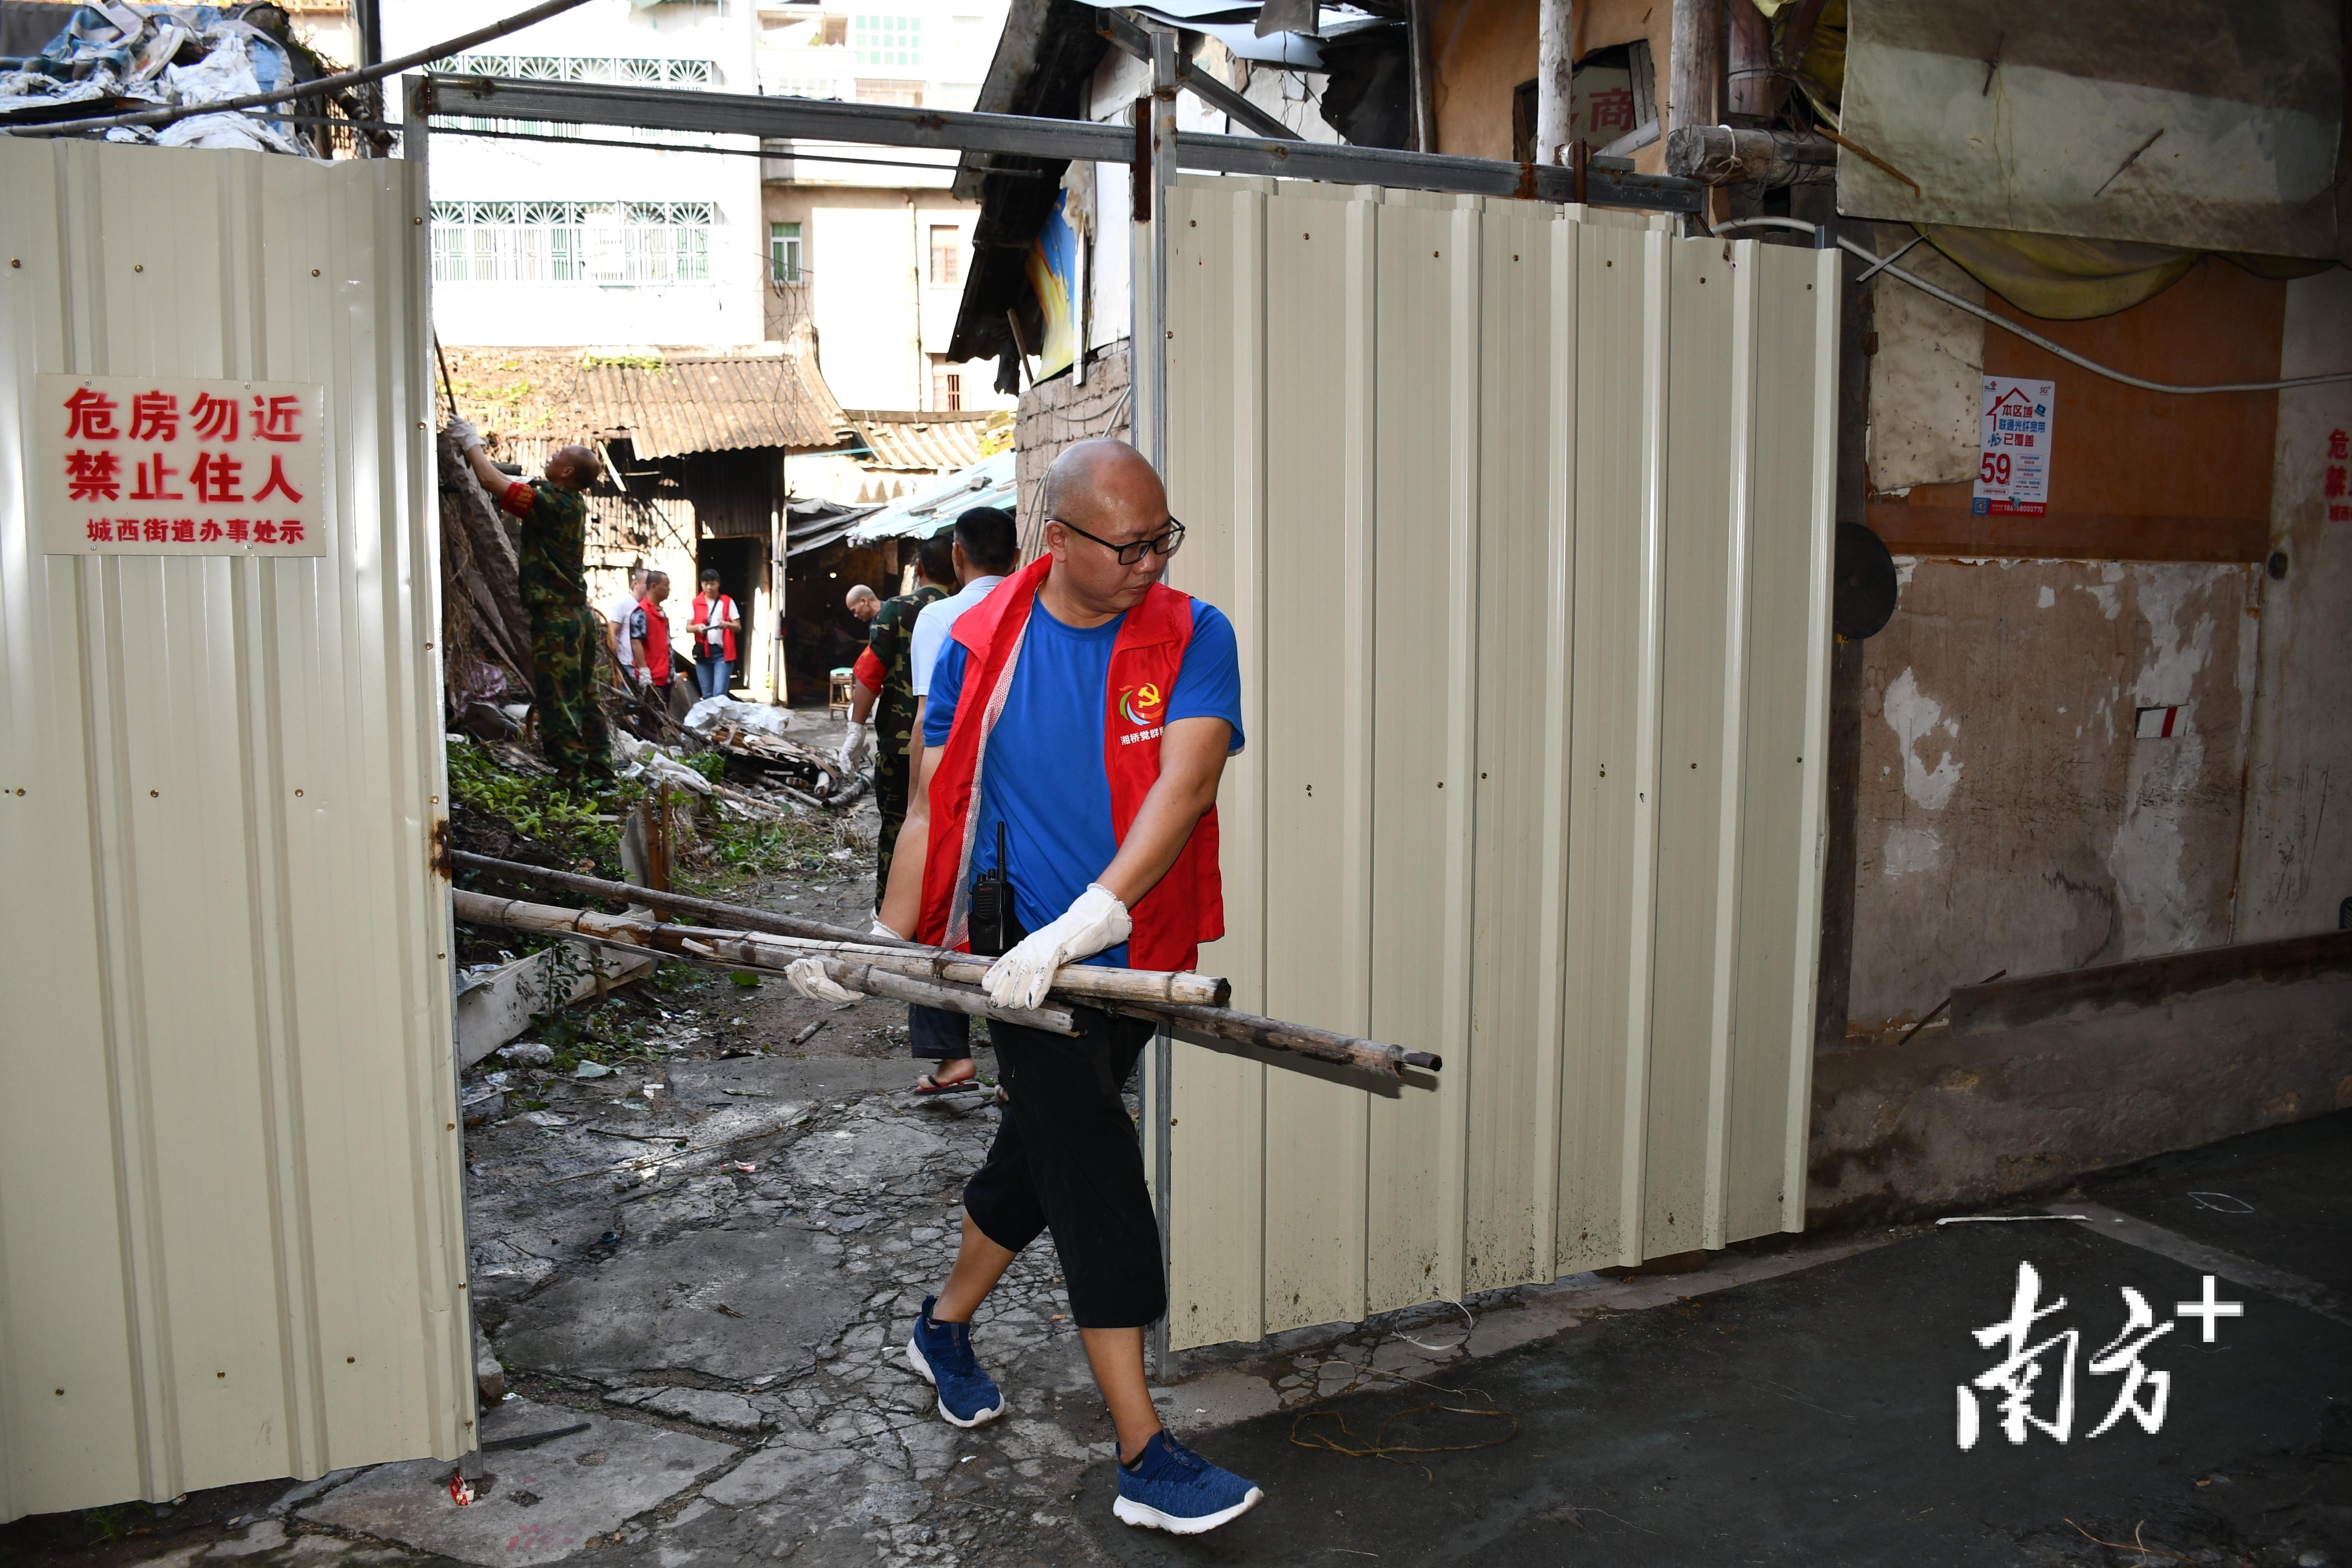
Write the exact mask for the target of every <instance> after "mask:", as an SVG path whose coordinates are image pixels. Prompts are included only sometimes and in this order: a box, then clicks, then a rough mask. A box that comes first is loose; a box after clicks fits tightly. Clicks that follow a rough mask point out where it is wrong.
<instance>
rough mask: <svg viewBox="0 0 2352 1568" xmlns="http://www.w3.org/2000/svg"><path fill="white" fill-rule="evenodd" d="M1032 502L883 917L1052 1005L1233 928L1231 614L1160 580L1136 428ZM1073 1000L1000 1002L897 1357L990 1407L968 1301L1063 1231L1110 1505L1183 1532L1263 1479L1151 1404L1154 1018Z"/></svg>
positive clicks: (945, 1409) (976, 1420)
mask: <svg viewBox="0 0 2352 1568" xmlns="http://www.w3.org/2000/svg"><path fill="white" fill-rule="evenodd" d="M1043 500H1044V508H1045V519H1046V521H1045V554H1044V555H1043V556H1041V557H1039V558H1038V559H1037V560H1036V561H1034V562H1032V563H1030V564H1029V565H1028V566H1027V567H1025V568H1024V569H1023V570H1021V571H1019V572H1017V573H1015V574H1013V575H1012V576H1010V577H1007V578H1006V579H1005V580H1004V581H1003V583H1001V584H998V585H997V586H996V588H995V589H994V590H993V591H992V592H991V593H990V595H988V597H987V598H986V599H984V600H982V602H981V603H980V604H978V605H974V606H973V607H972V608H971V609H969V610H967V611H965V612H964V614H963V615H962V616H961V617H959V618H958V619H957V620H956V622H955V624H954V626H953V628H952V629H951V630H950V633H949V638H950V640H949V641H948V643H947V645H946V647H944V648H943V649H942V650H941V652H940V656H939V660H938V662H937V663H936V664H935V665H934V666H933V667H932V669H931V673H930V680H929V692H928V694H927V699H926V706H925V710H924V715H923V757H922V769H921V773H920V775H919V778H918V781H917V785H916V788H915V790H914V791H913V792H912V798H911V799H910V800H909V803H908V817H907V823H906V826H905V827H904V828H903V829H902V830H901V833H900V836H899V840H898V852H897V854H896V856H895V858H894V863H893V865H892V867H891V875H890V886H889V889H888V891H887V895H886V897H885V899H884V901H883V905H882V910H881V917H880V923H881V925H882V927H883V928H884V929H885V930H886V931H891V932H898V931H914V932H917V933H918V934H919V936H920V938H921V940H923V941H925V942H933V943H940V944H944V945H947V946H950V947H955V948H961V949H968V950H970V951H971V952H984V953H1000V954H1002V956H1000V957H998V958H997V961H996V963H994V964H992V966H991V967H990V968H989V970H988V973H987V975H986V978H985V981H984V984H986V986H987V988H988V992H989V994H990V996H991V998H992V1000H993V1001H994V1002H995V1003H996V1004H997V1005H999V1006H1002V1007H1008V1008H1026V1007H1035V1006H1036V1005H1038V1004H1039V1003H1041V1002H1043V1001H1044V1000H1045V993H1046V990H1047V988H1048V987H1049V986H1050V985H1051V984H1052V983H1053V979H1054V975H1055V972H1056V971H1058V970H1059V969H1060V968H1061V966H1062V965H1064V964H1066V963H1108V964H1116V965H1126V966H1131V967H1135V968H1140V969H1189V968H1191V967H1192V964H1193V963H1194V962H1195V958H1196V955H1197V952H1198V949H1199V946H1200V944H1201V943H1202V942H1208V941H1213V940H1214V939H1215V938H1216V937H1218V936H1221V935H1223V932H1224V906H1223V897H1222V894H1221V891H1220V886H1219V882H1218V876H1217V819H1216V810H1215V803H1216V797H1217V781H1218V778H1219V776H1220V775H1221V774H1222V773H1223V770H1224V765H1225V758H1226V757H1227V756H1228V755H1229V754H1230V753H1232V752H1236V751H1239V750H1240V749H1241V745H1242V724H1241V671H1240V661H1239V658H1238V657H1237V654H1236V650H1235V647H1234V629H1233V626H1232V624H1231V623H1230V622H1228V621H1227V620H1226V619H1225V617H1224V616H1223V614H1221V613H1220V612H1219V611H1218V610H1217V609H1216V608H1215V607H1214V606H1213V605H1207V604H1204V603H1202V601H1200V600H1197V599H1194V598H1192V597H1190V596H1188V595H1183V594H1180V593H1178V592H1176V591H1175V590H1174V589H1172V588H1170V587H1168V586H1167V585H1166V584H1162V583H1161V582H1160V575H1161V574H1162V573H1164V572H1165V571H1166V570H1167V566H1168V557H1169V556H1170V555H1171V554H1173V553H1174V552H1175V551H1176V548H1177V547H1178V545H1180V544H1181V543H1182V542H1183V538H1184V526H1183V524H1181V523H1180V522H1178V521H1176V520H1175V519H1173V518H1171V517H1170V516H1169V515H1168V501H1167V497H1166V494H1165V492H1164V491H1163V490H1162V489H1161V488H1160V478H1159V476H1158V475H1157V474H1155V473H1154V472H1153V471H1152V469H1151V466H1150V464H1149V463H1147V462H1146V461H1145V460H1144V459H1143V458H1142V457H1141V456H1140V455H1139V454H1138V453H1137V452H1136V450H1135V449H1134V448H1133V447H1129V446H1128V445H1126V444H1125V443H1124V442H1118V441H1107V440H1095V441H1084V442H1080V443H1078V444H1077V445H1076V446H1074V447H1070V448H1069V449H1068V450H1066V451H1065V452H1064V453H1063V454H1062V455H1061V457H1060V458H1058V459H1057V460H1056V461H1055V464H1054V466H1053V468H1052V470H1051V471H1050V472H1049V473H1048V474H1047V475H1046V476H1045V494H1044V497H1043ZM1016 656H1017V657H1016ZM1000 845H1002V846H1003V849H1002V857H1001V858H1000V850H999V846H1000ZM975 889H977V902H978V904H979V906H980V907H979V908H978V909H977V910H976V909H975V901H976V900H975ZM998 910H1003V911H1004V915H1003V920H1002V922H1001V926H1000V920H999V916H998V914H997V911H998ZM1074 1011H1075V1012H1076V1017H1077V1019H1078V1021H1079V1026H1080V1028H1081V1030H1082V1031H1083V1032H1082V1034H1081V1035H1080V1036H1079V1037H1076V1038H1070V1037H1065V1036H1060V1035H1055V1034H1048V1033H1046V1032H1045V1031H1043V1030H1039V1029H1031V1028H1026V1027H1024V1026H1020V1025H1017V1024H1012V1023H1007V1022H1006V1021H1004V1020H1003V1019H1002V1018H995V1019H992V1020H990V1023H989V1026H988V1032H989V1038H990V1041H991V1043H992V1045H993V1046H994V1047H995V1049H996V1058H997V1068H998V1072H999V1075H1000V1077H1001V1078H1002V1079H1003V1083H1004V1085H1005V1088H1006V1091H1007V1100H1006V1103H1005V1107H1004V1113H1003V1120H1002V1121H1001V1123H1000V1124H999V1127H998V1130H997V1135H996V1141H995V1142H994V1144H993V1146H992V1148H991V1149H990V1151H989V1154H988V1160H987V1163H985V1164H984V1165H983V1166H982V1168H981V1170H980V1172H979V1173H977V1174H976V1175H974V1176H973V1177H972V1178H971V1182H970V1184H967V1185H966V1187H965V1188H964V1221H963V1237H962V1242H961V1247H960V1248H959V1250H958V1252H957V1254H956V1261H955V1268H954V1270H953V1272H952V1273H950V1276H949V1277H948V1281H947V1284H946V1285H945V1286H944V1287H943V1288H942V1289H940V1293H939V1294H938V1295H937V1296H936V1297H934V1298H931V1299H929V1300H925V1301H924V1303H923V1310H922V1311H921V1313H920V1314H919V1316H918V1318H917V1320H916V1322H915V1327H914V1331H913V1334H912V1336H911V1337H910V1338H909V1340H908V1345H907V1357H908V1363H909V1364H911V1365H912V1366H913V1367H914V1369H915V1370H916V1371H917V1372H919V1373H922V1374H923V1375H924V1376H926V1377H928V1378H929V1379H930V1380H931V1382H932V1383H933V1384H936V1385H937V1387H938V1389H939V1394H940V1414H941V1415H944V1416H945V1417H946V1418H947V1419H948V1420H949V1421H950V1422H952V1423H954V1424H955V1425H957V1426H978V1425H980V1424H981V1423H982V1422H983V1421H987V1420H991V1419H992V1418H993V1417H995V1416H996V1415H1000V1414H1002V1412H1003V1408H1004V1400H1003V1394H1001V1393H1000V1392H999V1391H998V1389H997V1387H996V1384H994V1383H993V1382H992V1380H991V1379H990V1378H989V1376H988V1374H987V1373H984V1372H982V1370H981V1369H980V1365H979V1363H978V1362H977V1360H976V1359H975V1358H974V1356H973V1355H972V1352H971V1319H972V1314H973V1313H974V1311H976V1310H978V1308H979V1307H980V1304H981V1302H982V1300H984V1299H985V1298H986V1297H987V1295H988V1293H989V1291H990V1290H991V1289H993V1288H994V1286H995V1284H996V1281H997V1279H999V1278H1000V1277H1001V1276H1002V1275H1003V1273H1004V1270H1005V1269H1006V1268H1009V1267H1010V1266H1011V1265H1012V1262H1013V1258H1014V1256H1015V1255H1016V1254H1018V1253H1019V1252H1020V1251H1021V1249H1022V1248H1023V1247H1026V1246H1027V1245H1028V1244H1029V1243H1030V1242H1031V1241H1033V1240H1034V1239H1035V1238H1036V1237H1037V1235H1038V1234H1039V1233H1040V1232H1041V1231H1047V1230H1050V1231H1051V1232H1052V1233H1053V1237H1054V1249H1055V1254H1056V1255H1057V1256H1058V1257H1059V1258H1060V1260H1061V1265H1062V1274H1063V1278H1064V1279H1066V1281H1067V1282H1068V1289H1069V1297H1070V1312H1071V1316H1072V1317H1073V1318H1075V1319H1076V1321H1077V1325H1078V1330H1079V1333H1080V1336H1081V1337H1082V1339H1083V1340H1084V1342H1085V1344H1086V1350H1087V1360H1088V1362H1089V1363H1091V1364H1092V1365H1093V1368H1094V1373H1095V1381H1096V1383H1097V1384H1098V1385H1099V1386H1100V1387H1101V1389H1102V1392H1103V1397H1104V1399H1105V1400H1106V1402H1107V1403H1108V1405H1109V1407H1110V1415H1111V1419H1112V1421H1113V1423H1114V1424H1115V1425H1116V1426H1117V1427H1118V1440H1119V1444H1118V1446H1119V1461H1120V1465H1119V1472H1118V1491H1119V1495H1118V1500H1117V1501H1116V1502H1115V1503H1114V1504H1113V1511H1114V1513H1115V1514H1116V1515H1117V1516H1118V1518H1119V1519H1121V1520H1124V1521H1127V1522H1128V1523H1130V1524H1139V1525H1145V1526H1149V1527H1151V1528H1156V1529H1162V1530H1170V1531H1176V1532H1178V1533H1182V1534H1194V1533H1198V1532H1199V1531H1204V1530H1213V1529H1214V1528H1216V1527H1217V1526H1218V1525H1221V1524H1223V1523H1224V1522H1225V1521H1228V1520H1230V1519H1233V1518H1234V1517H1236V1516H1238V1515H1239V1514H1241V1513H1243V1512H1244V1511H1245V1510H1248V1509H1249V1508H1251V1507H1252V1506H1254V1505H1255V1503H1256V1502H1257V1501H1258V1500H1259V1498H1260V1496H1261V1495H1262V1494H1261V1493H1260V1491H1259V1489H1257V1488H1256V1487H1255V1486H1253V1485H1251V1484H1250V1483H1249V1482H1248V1481H1245V1480H1244V1479H1242V1478H1240V1477H1238V1476H1236V1475H1234V1474H1233V1473H1232V1472H1230V1471H1227V1470H1223V1469H1221V1468H1218V1467H1216V1466H1214V1465H1212V1464H1210V1463H1209V1462H1208V1461H1207V1460H1205V1459H1202V1458H1200V1457H1199V1456H1198V1455H1195V1454H1192V1453H1191V1452H1190V1451H1189V1450H1187V1449H1185V1448H1184V1447H1182V1446H1181V1444H1179V1443H1177V1442H1176V1441H1175V1440H1174V1439H1173V1438H1171V1437H1170V1436H1168V1434H1167V1433H1165V1432H1164V1431H1162V1430H1161V1429H1160V1420H1159V1417H1158V1416H1157V1415H1154V1414H1153V1412H1152V1407H1151V1394H1150V1388H1149V1386H1148V1385H1147V1384H1146V1383H1145V1380H1144V1372H1143V1331H1144V1328H1145V1327H1146V1326H1147V1325H1148V1324H1150V1323H1151V1322H1153V1321H1155V1320H1157V1319H1158V1318H1160V1315H1161V1314H1162V1313H1163V1312H1164V1311H1165V1310H1167V1301H1168V1295H1167V1283H1166V1280H1165V1279H1164V1278H1163V1276H1162V1274H1161V1271H1160V1231H1159V1226H1158V1224H1157V1222H1156V1220H1155V1218H1154V1215H1153V1211H1152V1205H1151V1197H1150V1192H1149V1190H1148V1189H1147V1188H1146V1186H1145V1184H1144V1178H1143V1155H1142V1151H1141V1149H1140V1147H1139V1145H1138V1143H1137V1140H1136V1135H1135V1124H1134V1122H1133V1121H1131V1120H1130V1119H1129V1116H1128V1113H1127V1109H1126V1106H1125V1104H1124V1103H1123V1102H1122V1100H1121V1099H1120V1089H1121V1087H1122V1086H1123V1085H1124V1084H1125V1083H1126V1082H1127V1079H1128V1076H1129V1073H1131V1072H1132V1071H1133V1070H1134V1068H1135V1065H1136V1062H1137V1059H1138V1058H1139V1056H1140V1055H1141V1053H1142V1049H1143V1047H1144V1044H1145V1043H1146V1042H1147V1041H1148V1040H1149V1039H1150V1036H1151V1026H1150V1025H1148V1024H1145V1023H1140V1022H1138V1021H1136V1020H1133V1019H1128V1018H1113V1017H1110V1016H1106V1015H1104V1014H1101V1013H1097V1012H1094V1011H1092V1010H1091V1009H1087V1008H1077V1009H1075V1010H1074Z"/></svg>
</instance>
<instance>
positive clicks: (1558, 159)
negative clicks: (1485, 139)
mask: <svg viewBox="0 0 2352 1568" xmlns="http://www.w3.org/2000/svg"><path fill="white" fill-rule="evenodd" d="M1743 3H1745V0H1743ZM1539 5H1540V9H1539V11H1538V15H1537V20H1536V146H1535V157H1536V162H1537V163H1566V162H1567V161H1568V160H1567V155H1566V153H1564V152H1563V151H1562V149H1564V148H1565V147H1567V145H1568V139H1569V120H1570V113H1571V111H1572V110H1573V107H1574V95H1575V73H1576V4H1575V0H1539Z"/></svg>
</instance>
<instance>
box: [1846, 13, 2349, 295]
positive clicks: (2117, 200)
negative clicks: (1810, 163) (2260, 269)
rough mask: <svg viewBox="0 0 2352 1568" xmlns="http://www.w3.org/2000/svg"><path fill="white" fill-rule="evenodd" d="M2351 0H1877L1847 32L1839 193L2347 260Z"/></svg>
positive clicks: (2090, 232)
mask: <svg viewBox="0 0 2352 1568" xmlns="http://www.w3.org/2000/svg"><path fill="white" fill-rule="evenodd" d="M2340 28H2341V24H2340V20H2339V16H2338V8H2337V5H2336V3H2335V0H2270V3H2268V4H2264V5H2242V4H2238V3H2236V0H2072V3H2071V4H2067V5H2041V6H2033V7H2028V6H2022V5H2016V4H2014V3H2013V0H1873V3H1872V4H1870V5H1865V6H1860V7H1857V8H1855V10H1854V13H1853V30H1852V33H1851V35H1850V36H1849V37H1848V39H1847V48H1846V62H1845V80H1844V93H1843V100H1842V102H1841V105H1840V109H1841V123H1840V130H1841V132H1842V133H1843V135H1844V136H1845V138H1846V139H1847V140H1848V141H1849V142H1853V143H1856V144H1858V145H1860V146H1864V147H1867V148H1869V149H1870V150H1871V151H1872V152H1873V153H1876V154H1877V155H1878V156H1879V157H1880V158H1882V159H1884V160H1885V162H1886V163H1891V164H1893V165H1894V166H1895V168H1897V169H1899V170H1901V171H1902V173H1903V174H1904V175H1906V176H1907V179H1898V178H1896V177H1895V175H1893V174H1888V173H1887V172H1885V170H1884V169H1881V168H1879V167H1876V166H1874V164H1872V163H1869V162H1868V161H1867V160H1864V159H1863V158H1859V157H1857V156H1855V155H1854V154H1853V153H1852V152H1851V151H1845V152H1842V153H1840V156H1839V160H1838V207H1839V210H1840V211H1841V212H1843V213H1846V214H1849V215H1853V216H1864V217H1872V218H1878V219H1882V220H1892V221H1900V222H1911V223H1921V224H1955V225H1960V226H1968V227H1974V228H1999V229H2023V230H2032V231H2034V232H2037V233H2042V234H2057V235H2073V236H2078V237H2084V238H2089V239H2110V240H2126V241H2138V242H2142V243H2151V244H2166V245H2177V246H2184V247H2191V248H2196V249H2207V250H2224V251H2250V252H2260V253H2262V254H2265V255H2277V256H2296V257H2329V258H2340V257H2342V256H2343V255H2344V254H2345V252H2346V248H2347V243H2346V234H2345V230H2344V227H2343V226H2342V216H2341V215H2340V213H2339V207H2340V206H2341V205H2343V203H2342V202H2341V201H2340V200H2339V199H2338V198H2339V197H2340V196H2341V195H2342V193H2343V187H2342V185H2341V184H2339V180H2340V177H2341V175H2342V173H2343V171H2340V170H2339V169H2338V168H2337V167H2336V148H2337V142H2338V141H2339V139H2340V136H2341V133H2342V127H2343V117H2344V77H2343V53H2344V50H2343V42H2342V37H2341V32H2340Z"/></svg>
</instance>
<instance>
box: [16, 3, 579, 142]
mask: <svg viewBox="0 0 2352 1568" xmlns="http://www.w3.org/2000/svg"><path fill="white" fill-rule="evenodd" d="M586 4H587V0H540V4H539V5H533V6H532V7H531V8H530V10H528V11H518V12H516V13H515V14H514V15H513V16H508V17H506V18H504V19H503V20H500V21H496V22H493V23H491V24H490V25H489V26H487V27H477V28H475V29H474V30H473V31H472V32H470V33H462V34H460V35H458V36H457V37H454V38H450V39H447V40H446V41H444V42H442V43H438V44H434V45H432V46H430V47H426V48H422V49H418V50H416V51H415V53H413V54H405V55H403V56H401V57H400V58H398V59H396V60H385V61H384V62H383V64H381V65H373V66H362V67H361V68H359V69H358V70H350V71H343V72H341V74H339V75H336V76H322V77H320V78H319V79H317V80H316V81H306V82H299V83H297V84H296V85H294V86H292V87H289V88H285V89H276V90H272V91H269V92H250V93H247V94H246V95H245V96H244V97H242V98H224V99H222V100H219V101H217V102H215V103H184V104H181V105H179V106H177V107H176V108H173V109H149V110H140V111H138V112H136V113H131V114H116V115H110V116H107V117H104V118H101V119H97V120H61V121H56V122H54V123H52V124H47V125H23V126H9V127H7V131H8V134H10V135H12V136H68V135H73V134H77V133H79V132H84V131H110V130H112V129H113V128H114V127H116V126H118V125H169V124H172V123H173V121H180V120H185V119H187V118H188V117H190V116H191V115H196V114H223V113H226V112H227V111H229V110H236V109H253V108H257V107H258V106H260V105H262V104H266V103H285V102H289V101H290V100H294V99H298V98H315V97H317V96H319V95H320V94H321V93H330V92H337V91H340V90H341V89H344V88H347V87H359V86H361V85H362V84H364V83H367V82H372V81H377V80H380V79H383V78H384V77H388V76H397V75H399V74H400V73H401V72H402V71H404V70H413V69H415V68H416V67H418V66H423V65H431V64H432V63H433V62H434V61H436V60H439V59H446V58H448V57H449V56H451V55H461V54H464V53H465V52H466V51H467V49H470V48H472V47H474V46H475V45H477V44H487V43H488V42H489V41H490V40H491V39H493V38H503V37H506V36H507V35H508V34H509V33H519V32H520V31H522V29H523V28H525V27H528V26H533V25H534V24H536V23H540V22H544V21H546V20H547V19H548V18H549V17H550V16H562V14H563V13H564V12H566V11H569V10H572V9H573V8H575V7H577V6H580V5H586Z"/></svg>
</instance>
